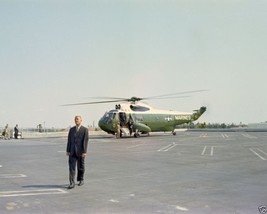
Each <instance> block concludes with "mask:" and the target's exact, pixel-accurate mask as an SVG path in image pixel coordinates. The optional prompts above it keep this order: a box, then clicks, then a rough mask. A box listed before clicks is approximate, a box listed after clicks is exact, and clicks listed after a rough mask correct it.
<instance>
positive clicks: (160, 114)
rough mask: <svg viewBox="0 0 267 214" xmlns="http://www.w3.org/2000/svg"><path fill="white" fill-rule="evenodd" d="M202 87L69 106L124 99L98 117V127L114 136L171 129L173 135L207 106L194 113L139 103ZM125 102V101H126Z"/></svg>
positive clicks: (176, 95) (173, 96) (193, 119)
mask: <svg viewBox="0 0 267 214" xmlns="http://www.w3.org/2000/svg"><path fill="white" fill-rule="evenodd" d="M201 91H205V90H197V91H186V92H179V93H173V94H166V95H160V96H154V97H146V98H139V97H132V98H130V99H127V98H116V97H97V99H109V100H104V101H95V102H87V103H76V104H67V105H64V106H68V105H87V104H100V103H112V102H124V103H120V104H116V105H115V109H112V110H110V111H108V112H106V113H105V114H104V115H103V117H102V118H101V119H100V120H99V122H98V125H99V127H100V128H101V129H102V130H103V131H105V132H107V133H108V134H113V135H116V136H117V137H118V138H119V137H122V136H132V135H133V136H134V137H139V136H140V134H148V135H149V133H150V132H168V131H169V132H172V134H173V135H176V132H175V127H176V126H177V125H180V124H184V123H191V122H193V121H195V120H197V119H198V118H199V117H200V116H201V115H202V114H203V113H204V112H205V111H206V107H204V106H202V107H201V108H200V109H198V110H194V111H193V112H179V111H172V110H161V109H155V108H152V107H151V106H149V105H147V104H145V103H143V102H140V101H142V100H148V99H172V98H181V97H186V96H181V94H189V93H196V92H201ZM125 102H126V103H125Z"/></svg>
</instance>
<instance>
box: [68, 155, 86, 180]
mask: <svg viewBox="0 0 267 214" xmlns="http://www.w3.org/2000/svg"><path fill="white" fill-rule="evenodd" d="M76 164H77V170H78V176H77V181H83V175H84V171H85V167H84V157H82V156H80V157H78V156H77V155H76V154H75V153H74V154H73V155H72V156H69V172H70V174H69V179H70V183H71V184H75V182H74V180H75V166H76Z"/></svg>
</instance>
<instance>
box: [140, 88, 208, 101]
mask: <svg viewBox="0 0 267 214" xmlns="http://www.w3.org/2000/svg"><path fill="white" fill-rule="evenodd" d="M204 91H207V90H205V89H202V90H194V91H182V92H177V93H171V94H162V95H158V96H152V97H145V98H143V99H146V100H148V99H158V98H161V97H169V98H176V97H173V96H175V95H182V94H192V93H198V92H204Z"/></svg>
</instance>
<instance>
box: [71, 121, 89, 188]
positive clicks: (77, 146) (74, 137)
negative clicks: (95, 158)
mask: <svg viewBox="0 0 267 214" xmlns="http://www.w3.org/2000/svg"><path fill="white" fill-rule="evenodd" d="M74 121H75V124H76V126H74V127H72V128H71V129H70V130H69V134H68V143H67V150H66V154H67V156H69V180H70V185H69V187H68V189H72V188H74V187H75V182H74V179H75V168H76V165H77V170H78V175H77V181H78V182H79V184H78V186H82V185H83V184H84V171H85V166H84V159H85V156H86V153H87V145H88V140H89V134H88V129H87V128H85V127H84V126H82V125H81V123H82V118H81V116H75V119H74Z"/></svg>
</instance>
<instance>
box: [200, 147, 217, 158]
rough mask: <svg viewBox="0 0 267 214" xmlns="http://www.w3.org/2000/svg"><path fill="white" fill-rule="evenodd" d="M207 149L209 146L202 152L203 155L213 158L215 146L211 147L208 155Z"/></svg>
mask: <svg viewBox="0 0 267 214" xmlns="http://www.w3.org/2000/svg"><path fill="white" fill-rule="evenodd" d="M207 148H208V147H207V146H205V147H204V149H203V150H202V153H201V155H210V156H213V154H214V146H211V147H210V153H209V154H206V151H207Z"/></svg>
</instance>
